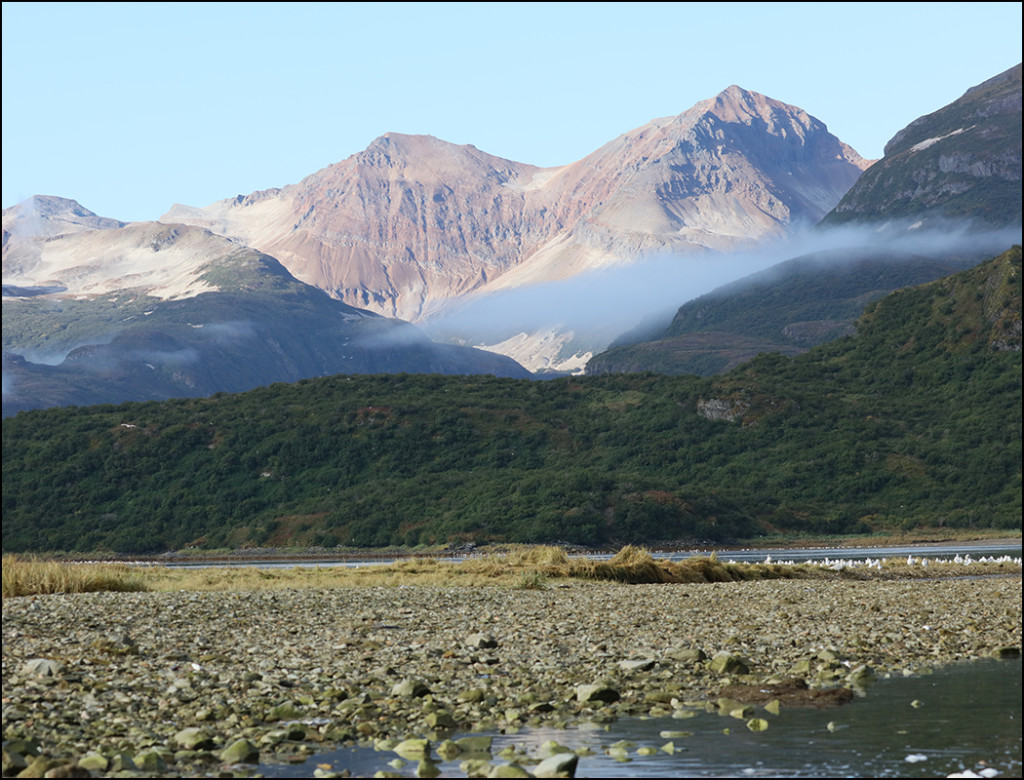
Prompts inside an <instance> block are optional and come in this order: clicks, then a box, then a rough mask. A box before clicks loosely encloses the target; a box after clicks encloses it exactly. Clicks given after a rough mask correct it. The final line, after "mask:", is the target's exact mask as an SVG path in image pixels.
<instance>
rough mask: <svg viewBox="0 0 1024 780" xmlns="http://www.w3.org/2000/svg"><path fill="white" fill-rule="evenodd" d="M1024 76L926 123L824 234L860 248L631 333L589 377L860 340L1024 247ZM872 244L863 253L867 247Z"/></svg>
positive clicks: (896, 144)
mask: <svg viewBox="0 0 1024 780" xmlns="http://www.w3.org/2000/svg"><path fill="white" fill-rule="evenodd" d="M1020 176H1021V67H1020V66H1019V65H1018V66H1017V67H1016V68H1011V69H1010V70H1008V71H1006V72H1004V73H1001V74H1000V75H998V76H996V77H995V78H992V79H989V80H988V81H986V82H984V83H982V84H979V85H978V86H976V87H973V88H972V89H969V90H968V91H967V92H966V93H965V94H964V96H963V97H961V98H960V99H959V100H957V101H955V102H953V103H951V104H950V105H948V106H946V107H945V108H942V109H940V110H938V111H936V112H934V113H932V114H928V115H927V116H924V117H921V118H920V119H917V120H915V121H914V122H912V123H911V124H910V125H908V126H907V127H906V128H905V129H903V130H901V131H900V132H899V133H897V134H896V135H895V136H894V137H893V139H892V140H891V141H890V142H889V143H888V144H887V145H886V148H885V157H884V158H883V159H882V160H880V161H879V162H877V163H875V164H874V165H873V166H871V168H869V169H868V170H867V171H866V172H865V173H864V175H863V176H861V177H860V179H858V180H857V182H856V184H854V185H853V187H852V189H851V190H850V192H849V193H847V195H846V196H845V197H843V199H842V201H841V202H840V203H839V205H838V206H837V207H836V208H835V209H834V210H833V211H832V212H830V213H829V214H828V215H827V216H826V217H825V218H824V219H823V220H822V222H821V223H820V225H819V227H820V228H821V230H818V231H815V232H816V233H819V234H820V235H821V236H823V238H822V240H823V241H826V242H827V241H828V238H827V236H828V235H829V231H830V230H831V229H836V230H837V232H838V233H839V234H840V235H842V236H844V240H845V239H849V238H850V237H854V238H855V239H856V240H853V241H852V242H850V245H849V246H848V247H847V248H846V249H844V250H843V251H831V252H823V253H819V254H818V255H817V257H815V258H800V259H796V260H792V261H789V262H787V263H784V264H782V265H779V266H777V267H775V268H773V269H770V270H769V271H768V272H765V273H760V274H755V275H752V276H749V277H746V278H744V279H741V280H740V281H738V282H735V283H732V284H730V285H727V286H724V287H722V288H720V289H718V290H715V291H714V292H712V293H710V294H708V295H704V296H702V297H700V298H697V299H695V300H692V301H690V302H688V303H686V304H684V305H683V306H682V307H681V308H680V309H679V310H678V312H677V314H676V316H675V319H674V320H673V321H672V323H671V324H670V325H669V326H668V327H667V328H666V327H665V325H664V324H661V325H660V326H658V325H650V326H648V327H647V328H646V330H644V331H642V332H636V333H633V334H626V335H625V336H623V337H620V338H619V339H618V343H617V344H615V345H613V346H612V348H610V349H608V350H607V351H605V352H603V353H601V354H599V355H596V356H595V357H594V358H593V359H592V360H591V361H590V362H589V363H588V364H587V368H586V370H587V372H588V373H610V372H617V371H658V372H662V373H680V374H682V373H693V374H702V375H707V374H715V373H719V372H721V371H725V370H728V369H729V368H731V367H733V366H735V365H737V364H739V363H742V362H745V361H747V360H749V359H751V358H752V357H754V356H755V355H757V354H758V353H759V352H773V351H779V352H782V353H784V354H789V355H793V354H797V353H799V352H802V351H804V350H806V349H808V348H809V347H811V346H813V345H814V344H819V343H822V342H824V341H828V340H830V339H833V338H836V337H838V336H841V335H844V334H848V333H851V332H852V330H853V326H854V323H855V321H856V319H857V317H858V316H859V314H860V312H861V311H862V310H863V308H864V306H865V305H866V304H867V303H869V302H870V301H872V300H874V299H876V298H879V297H881V296H882V295H884V294H886V293H887V292H890V291H892V290H895V289H898V288H900V287H905V286H908V285H917V284H922V283H924V282H928V281H931V280H933V279H937V278H939V277H941V276H944V275H946V274H948V273H951V272H953V271H954V270H958V269H962V268H966V267H968V266H970V265H972V264H974V263H976V262H979V261H980V260H982V259H984V258H986V257H988V256H990V255H991V254H993V253H994V252H998V251H1001V250H1002V249H1003V248H1005V247H1006V246H1008V245H1009V244H1010V243H1012V242H1015V241H1016V242H1019V241H1020V225H1021V181H1020ZM858 242H859V243H860V244H862V246H861V247H860V248H857V247H856V244H857V243H858Z"/></svg>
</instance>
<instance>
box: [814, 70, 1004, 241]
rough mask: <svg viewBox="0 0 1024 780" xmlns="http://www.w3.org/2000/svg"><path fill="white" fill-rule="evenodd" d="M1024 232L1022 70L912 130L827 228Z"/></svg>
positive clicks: (898, 138) (896, 139) (899, 137)
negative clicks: (944, 224) (962, 226)
mask: <svg viewBox="0 0 1024 780" xmlns="http://www.w3.org/2000/svg"><path fill="white" fill-rule="evenodd" d="M954 219H955V220H970V221H972V222H974V223H976V224H977V225H978V226H979V227H982V228H985V227H993V226H994V227H1003V226H1006V225H1018V226H1019V225H1020V224H1021V66H1020V65H1017V66H1016V67H1013V68H1010V69H1009V70H1007V71H1005V72H1003V73H1000V74H999V75H998V76H995V77H994V78H991V79H989V80H988V81H985V82H983V83H981V84H979V85H978V86H976V87H972V88H971V89H969V90H967V92H965V93H964V95H963V97H961V98H960V99H959V100H956V101H954V102H953V103H950V104H949V105H948V106H945V107H944V108H941V109H939V110H938V111H936V112H934V113H932V114H928V115H927V116H923V117H921V118H920V119H916V120H914V121H913V122H911V123H910V124H909V125H907V127H905V128H904V129H903V130H901V131H900V132H899V133H897V134H896V135H895V136H893V138H892V140H891V141H889V143H888V144H886V146H885V156H884V157H883V158H882V159H881V160H880V161H879V162H877V163H876V164H875V165H874V166H872V168H871V170H870V171H869V172H867V173H866V174H865V175H864V176H863V177H861V178H860V179H859V180H858V181H857V184H856V185H855V186H854V187H853V188H852V189H851V190H850V191H849V192H848V193H847V194H846V195H845V197H843V199H842V200H841V201H840V202H839V205H838V206H836V208H835V209H834V210H833V211H832V212H831V213H829V214H828V215H827V216H826V217H825V219H824V220H823V224H825V225H829V226H831V225H841V224H848V223H851V222H854V223H862V224H863V223H874V224H877V223H889V222H895V223H897V224H902V225H903V227H906V226H907V225H913V226H915V227H920V226H922V225H925V226H928V225H932V224H934V223H935V222H936V221H940V222H941V221H948V220H954Z"/></svg>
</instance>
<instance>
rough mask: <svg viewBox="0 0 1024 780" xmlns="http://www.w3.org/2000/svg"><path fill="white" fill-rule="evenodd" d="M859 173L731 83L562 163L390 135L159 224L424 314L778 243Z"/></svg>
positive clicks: (794, 122) (401, 312)
mask: <svg viewBox="0 0 1024 780" xmlns="http://www.w3.org/2000/svg"><path fill="white" fill-rule="evenodd" d="M868 165H869V162H868V161H866V160H863V159H861V157H860V156H859V155H858V154H857V153H856V152H854V151H853V150H852V149H851V148H850V147H848V146H847V145H845V144H844V143H842V142H841V141H840V140H839V139H838V138H836V137H835V136H833V135H832V134H830V133H829V132H828V130H827V128H826V127H825V125H824V124H823V123H822V122H820V121H818V120H817V119H815V118H814V117H812V116H810V115H808V114H807V113H806V112H805V111H803V110H801V109H799V108H796V107H794V106H790V105H786V104H785V103H780V102H779V101H776V100H772V99H770V98H767V97H765V96H763V95H759V94H757V93H754V92H748V91H746V90H743V89H740V88H739V87H736V86H732V87H729V88H728V89H726V90H725V91H723V92H722V93H720V94H719V95H717V96H715V97H714V98H711V99H710V100H705V101H702V102H700V103H698V104H697V105H695V106H694V107H693V108H691V109H689V110H688V111H686V112H684V113H682V114H680V115H679V116H675V117H669V118H665V119H657V120H654V121H652V122H649V123H648V124H646V125H644V126H642V127H639V128H637V129H636V130H633V131H631V132H628V133H626V134H624V135H621V136H619V137H618V138H616V139H615V140H613V141H611V142H610V143H608V144H605V145H604V146H603V147H601V148H600V149H598V150H597V151H595V152H593V153H592V154H590V155H588V156H586V157H584V158H583V159H582V160H579V161H578V162H575V163H573V164H571V165H565V166H562V167H558V168H536V167H534V166H531V165H525V164H523V163H517V162H513V161H511V160H504V159H501V158H499V157H494V156H492V155H489V154H486V153H484V152H481V151H480V150H478V149H476V148H475V147H473V146H456V145H454V144H450V143H446V142H444V141H440V140H438V139H436V138H432V137H429V136H408V135H400V134H396V133H389V134H387V135H384V136H382V137H380V138H378V139H377V140H375V141H374V142H373V143H371V144H370V146H369V147H367V149H366V150H364V151H362V152H360V153H358V154H355V155H353V156H352V157H349V158H348V159H347V160H344V161H342V162H340V163H337V164H335V165H331V166H329V167H327V168H324V169H323V170H321V171H317V172H316V173H314V174H312V175H311V176H308V177H306V178H305V179H303V180H302V181H301V182H299V183H298V184H296V185H292V186H288V187H284V188H282V189H275V190H267V191H263V192H257V193H253V194H251V195H248V196H244V197H243V196H239V197H237V198H233V199H230V200H225V201H219V202H217V203H214V204H213V205H211V206H208V207H206V208H201V209H197V208H191V207H186V206H175V207H174V208H172V209H171V210H170V211H168V212H167V213H166V214H165V215H164V216H163V217H162V218H161V221H164V222H183V223H188V224H193V225H199V226H202V227H206V228H209V229H210V230H212V231H213V232H215V233H218V234H221V235H225V236H230V237H232V238H235V239H238V240H239V241H241V242H243V243H245V244H247V245H249V246H252V247H255V248H257V249H259V250H261V251H263V252H266V253H268V254H270V255H273V256H274V257H277V258H278V259H279V260H280V261H281V262H282V264H284V266H285V267H286V268H288V269H289V270H290V271H291V272H292V273H293V274H294V275H295V276H296V277H297V278H299V279H301V280H302V281H304V282H307V283H309V284H312V285H314V286H316V287H319V288H320V289H322V290H325V291H327V292H328V293H329V294H331V295H332V296H333V297H336V298H339V299H340V300H343V301H345V302H346V303H349V304H351V305H353V306H361V307H365V308H369V309H372V310H375V311H378V312H380V313H383V314H386V315H389V316H397V317H401V318H403V319H406V320H410V321H419V320H422V319H423V318H424V317H425V316H427V315H429V314H430V313H432V312H436V311H437V310H438V309H439V308H442V307H443V306H444V305H445V303H446V302H451V300H452V299H453V298H458V297H460V296H463V295H465V294H466V293H468V292H470V291H475V292H481V293H483V292H487V291H491V290H496V289H508V288H510V287H516V286H520V285H524V284H533V283H537V282H543V281H550V280H552V279H561V278H565V277H568V276H572V275H575V274H579V273H581V272H584V271H588V270H592V269H595V268H600V267H603V266H606V265H608V264H616V263H623V262H628V261H630V260H634V259H636V258H637V257H638V256H640V255H641V254H643V253H649V252H652V251H657V252H662V251H671V252H676V253H691V252H694V251H704V250H708V249H713V250H731V249H735V248H737V247H752V246H757V245H758V244H760V243H762V242H763V241H765V240H766V239H782V238H785V237H786V236H788V235H789V234H791V233H792V232H793V231H794V230H796V229H797V228H799V227H804V226H808V225H812V224H814V223H816V222H818V221H819V220H820V219H821V218H822V217H823V216H824V215H825V214H826V213H827V212H828V211H829V210H830V209H831V208H832V207H833V206H835V204H836V203H838V202H839V199H840V198H841V197H842V196H843V194H844V193H845V192H846V191H847V190H848V189H849V188H850V186H851V185H852V184H853V183H854V181H856V180H857V178H858V177H859V176H860V174H861V173H862V172H863V171H864V169H865V168H867V167H868Z"/></svg>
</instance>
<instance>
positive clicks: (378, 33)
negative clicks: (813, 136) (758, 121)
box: [2, 2, 1021, 220]
mask: <svg viewBox="0 0 1024 780" xmlns="http://www.w3.org/2000/svg"><path fill="white" fill-rule="evenodd" d="M2 54H3V95H2V97H3V116H2V121H3V166H2V175H3V206H4V207H5V208H6V207H9V206H12V205H15V204H16V203H18V202H20V201H22V200H24V199H26V198H28V197H30V196H32V195H34V194H44V195H59V196H62V197H68V198H74V199H75V200H78V201H79V202H80V203H82V205H84V206H85V207H87V208H89V209H91V210H93V211H95V212H96V213H98V214H100V215H102V216H107V217H114V218H117V219H122V220H146V219H157V218H159V216H160V215H161V214H163V213H164V212H165V211H166V210H167V209H168V208H170V206H171V205H172V204H173V203H175V202H178V203H186V204H189V205H194V206H202V205H207V204H209V203H212V202H213V201H215V200H219V199H221V198H227V197H233V196H235V195H237V194H240V193H241V194H247V193H249V192H252V191H254V190H258V189H264V188H267V187H274V186H284V185H286V184H292V183H294V182H297V181H299V180H300V179H302V178H303V177H304V176H306V175H308V174H310V173H313V172H314V171H316V170H318V169H320V168H322V167H324V166H326V165H329V164H331V163H333V162H338V161H340V160H343V159H345V158H346V157H348V156H350V155H352V154H354V153H356V152H358V151H360V150H361V149H363V148H365V147H366V146H367V145H368V144H369V143H370V142H371V141H372V140H373V139H374V138H376V137H377V136H379V135H381V134H383V133H385V132H389V131H393V132H401V133H425V134H429V135H434V136H437V137H438V138H442V139H444V140H446V141H451V142H453V143H460V144H461V143H471V144H473V145H475V146H476V147H478V148H479V149H481V150H483V151H485V152H489V153H491V154H495V155H498V156H501V157H506V158H510V159H513V160H517V161H519V162H525V163H531V164H533V165H540V166H553V165H562V164H566V163H570V162H573V161H575V160H578V159H579V158H581V157H583V156H585V155H586V154H588V153H590V152H591V151H593V150H594V149H596V148H598V147H599V146H601V145H602V144H604V143H606V142H608V141H610V140H612V139H613V138H615V137H616V136H618V135H620V134H622V133H624V132H626V131H628V130H631V129H633V128H635V127H638V126H639V125H642V124H644V123H646V122H648V121H650V120H651V119H654V118H656V117H662V116H671V115H675V114H679V113H681V112H682V111H685V110H686V109H687V108H689V107H690V106H692V105H693V104H694V103H696V102H697V101H699V100H703V99H705V98H708V97H712V96H714V95H715V94H717V93H718V92H720V91H721V90H723V89H725V88H726V87H728V86H729V85H731V84H738V85H739V86H741V87H743V88H745V89H748V90H753V91H755V92H760V93H762V94H765V95H768V96H769V97H772V98H775V99H777V100H781V101H783V102H786V103H790V104H793V105H796V106H799V107H800V108H803V109H805V110H806V111H808V112H809V113H811V114H813V115H814V116H816V117H817V118H818V119H820V120H822V121H823V122H825V123H826V124H827V125H828V127H829V129H830V130H831V131H832V132H833V133H834V134H836V135H837V136H839V138H841V139H842V140H843V141H845V142H846V143H848V144H850V145H851V146H853V147H854V148H855V149H856V150H857V151H858V152H860V153H861V154H862V155H863V156H865V157H879V156H881V154H882V148H883V146H884V145H885V142H886V141H888V140H889V138H891V137H892V136H893V135H894V134H895V133H896V132H897V131H898V130H900V129H901V128H902V127H904V126H905V125H906V124H907V123H909V122H910V121H912V120H913V119H916V118H917V117H918V116H921V115H923V114H926V113H930V112H931V111H934V110H936V109H938V108H941V107H942V106H943V105H946V104H947V103H949V102H951V101H953V100H955V99H956V98H958V97H959V96H960V95H962V94H963V92H964V91H965V90H966V89H968V88H969V87H971V86H973V85H975V84H977V83H979V82H981V81H984V80H985V79H987V78H990V77H991V76H994V75H996V74H997V73H1000V72H1002V71H1003V70H1006V69H1007V68H1009V67H1012V66H1013V65H1015V64H1017V63H1018V62H1020V60H1021V4H1020V3H1016V2H1014V3H595V4H588V3H565V4H560V3H495V4H488V3H453V4H448V3H412V4H405V3H380V4H376V3H337V4H328V3H312V4H300V3H288V4H277V3H251V4H250V3H227V4H218V3H196V4H192V3H185V4H179V3H140V4H129V3H125V4H122V3H114V4H106V3H74V4H59V3H58V4H49V3H4V4H3V49H2Z"/></svg>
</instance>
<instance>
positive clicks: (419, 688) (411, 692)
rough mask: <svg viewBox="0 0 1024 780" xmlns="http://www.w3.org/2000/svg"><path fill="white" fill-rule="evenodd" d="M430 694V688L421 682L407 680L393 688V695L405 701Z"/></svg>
mask: <svg viewBox="0 0 1024 780" xmlns="http://www.w3.org/2000/svg"><path fill="white" fill-rule="evenodd" d="M428 693H430V688H429V687H428V686H427V684H426V683H424V682H423V681H421V680H413V679H410V678H407V679H405V680H402V681H401V682H398V683H395V684H394V686H392V688H391V695H392V696H398V697H400V698H403V699H418V698H420V697H422V696H426V695H427V694H428Z"/></svg>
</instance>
